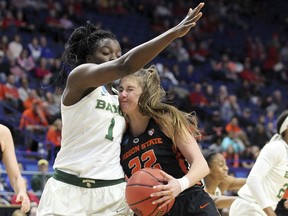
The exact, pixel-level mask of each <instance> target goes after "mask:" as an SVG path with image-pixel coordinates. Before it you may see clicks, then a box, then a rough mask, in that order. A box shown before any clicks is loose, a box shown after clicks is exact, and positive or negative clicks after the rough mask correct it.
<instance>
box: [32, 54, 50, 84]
mask: <svg viewBox="0 0 288 216" xmlns="http://www.w3.org/2000/svg"><path fill="white" fill-rule="evenodd" d="M35 76H36V78H37V79H39V80H40V81H42V82H43V83H49V80H50V78H51V76H52V73H51V71H50V70H49V68H48V62H47V59H46V58H41V59H40V63H39V66H36V68H35Z"/></svg>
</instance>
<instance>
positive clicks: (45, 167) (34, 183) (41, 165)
mask: <svg viewBox="0 0 288 216" xmlns="http://www.w3.org/2000/svg"><path fill="white" fill-rule="evenodd" d="M38 171H39V172H41V173H40V174H35V175H33V176H32V178H31V187H32V190H33V191H34V192H35V193H36V192H42V190H43V188H44V186H45V184H46V182H47V180H48V179H49V178H50V177H51V176H50V175H49V174H48V171H49V163H48V161H47V160H45V159H40V160H39V161H38Z"/></svg>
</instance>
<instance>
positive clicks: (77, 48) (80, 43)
mask: <svg viewBox="0 0 288 216" xmlns="http://www.w3.org/2000/svg"><path fill="white" fill-rule="evenodd" d="M106 38H108V39H112V40H117V38H116V36H115V35H114V34H113V33H112V32H110V31H108V30H101V29H98V28H97V27H96V26H95V25H93V24H91V23H87V24H86V26H80V27H78V28H76V29H75V30H74V31H73V32H72V34H71V35H70V37H69V39H68V41H67V43H66V44H65V50H64V52H63V55H62V61H63V63H64V64H65V65H68V66H69V67H71V69H73V68H75V67H77V66H79V65H81V64H84V63H86V57H87V55H89V54H93V52H94V50H95V49H96V48H97V47H98V46H99V43H100V42H101V40H103V39H106Z"/></svg>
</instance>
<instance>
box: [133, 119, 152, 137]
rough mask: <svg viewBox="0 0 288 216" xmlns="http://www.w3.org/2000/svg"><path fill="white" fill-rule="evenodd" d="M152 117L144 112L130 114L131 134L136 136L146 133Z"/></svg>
mask: <svg viewBox="0 0 288 216" xmlns="http://www.w3.org/2000/svg"><path fill="white" fill-rule="evenodd" d="M149 120H150V117H149V116H143V115H142V114H139V115H133V116H129V125H130V132H131V134H132V135H133V136H134V137H136V136H139V135H140V134H142V133H144V131H145V130H146V128H147V125H148V123H149Z"/></svg>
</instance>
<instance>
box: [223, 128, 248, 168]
mask: <svg viewBox="0 0 288 216" xmlns="http://www.w3.org/2000/svg"><path fill="white" fill-rule="evenodd" d="M221 146H222V154H223V156H224V158H225V159H226V160H230V163H229V165H232V166H233V167H235V168H236V167H239V156H240V154H241V153H242V152H243V151H244V150H245V146H244V145H242V143H240V142H239V139H238V138H237V134H236V133H235V132H234V131H230V132H229V133H228V135H227V136H225V137H224V139H223V140H222V143H221Z"/></svg>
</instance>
